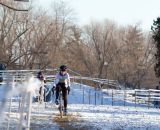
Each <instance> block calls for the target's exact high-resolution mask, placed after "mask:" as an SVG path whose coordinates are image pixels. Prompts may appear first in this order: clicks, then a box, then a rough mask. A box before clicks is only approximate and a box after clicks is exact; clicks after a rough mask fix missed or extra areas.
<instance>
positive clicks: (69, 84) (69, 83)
mask: <svg viewBox="0 0 160 130" xmlns="http://www.w3.org/2000/svg"><path fill="white" fill-rule="evenodd" d="M67 77H68V78H67V84H68V86H69V87H70V86H71V82H70V76H69V74H68V73H67ZM68 86H67V87H68Z"/></svg>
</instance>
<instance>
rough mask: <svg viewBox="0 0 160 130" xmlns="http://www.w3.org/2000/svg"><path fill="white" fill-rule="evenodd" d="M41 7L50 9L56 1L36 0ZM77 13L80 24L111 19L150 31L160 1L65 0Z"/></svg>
mask: <svg viewBox="0 0 160 130" xmlns="http://www.w3.org/2000/svg"><path fill="white" fill-rule="evenodd" d="M37 1H38V3H39V5H40V6H41V7H44V8H45V9H49V6H50V5H51V3H52V2H53V1H54V0H36V2H37ZM64 1H66V2H69V5H70V6H71V7H72V8H73V9H74V11H75V12H76V17H77V19H78V20H77V21H78V24H80V25H84V24H88V23H89V22H90V21H91V20H97V21H103V20H104V19H110V20H113V21H115V22H116V23H118V24H120V25H121V24H122V25H128V24H133V25H134V24H136V23H140V24H141V26H142V28H143V29H145V30H150V26H151V25H152V23H153V19H155V18H157V17H158V16H160V0H64Z"/></svg>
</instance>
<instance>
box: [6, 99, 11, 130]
mask: <svg viewBox="0 0 160 130" xmlns="http://www.w3.org/2000/svg"><path fill="white" fill-rule="evenodd" d="M11 108H12V98H10V103H9V116H8V117H9V118H8V126H7V130H9V128H10V114H11Z"/></svg>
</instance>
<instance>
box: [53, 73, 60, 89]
mask: <svg viewBox="0 0 160 130" xmlns="http://www.w3.org/2000/svg"><path fill="white" fill-rule="evenodd" d="M58 82H59V74H56V76H55V79H54V85H55V87H56V85H57V84H58Z"/></svg>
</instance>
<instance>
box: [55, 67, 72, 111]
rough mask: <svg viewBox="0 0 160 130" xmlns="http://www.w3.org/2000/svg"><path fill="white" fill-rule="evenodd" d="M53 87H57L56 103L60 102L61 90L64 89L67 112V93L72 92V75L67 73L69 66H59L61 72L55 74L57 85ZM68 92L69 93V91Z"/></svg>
mask: <svg viewBox="0 0 160 130" xmlns="http://www.w3.org/2000/svg"><path fill="white" fill-rule="evenodd" d="M54 86H56V87H53V88H55V89H56V100H55V103H56V105H58V104H59V100H58V98H59V92H60V89H61V90H62V97H63V100H64V113H67V94H69V92H70V76H69V74H68V73H67V67H66V66H65V65H61V66H60V67H59V72H58V73H57V74H56V76H55V85H54ZM67 92H68V93H67Z"/></svg>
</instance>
